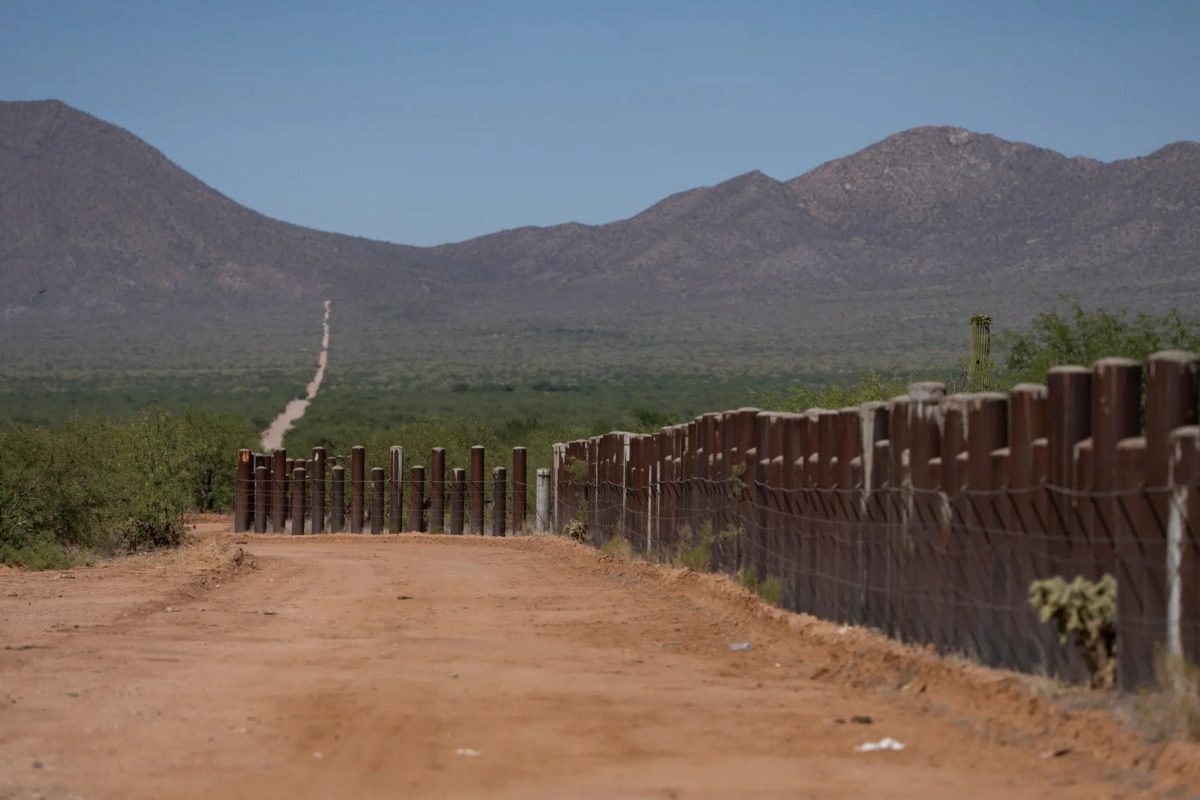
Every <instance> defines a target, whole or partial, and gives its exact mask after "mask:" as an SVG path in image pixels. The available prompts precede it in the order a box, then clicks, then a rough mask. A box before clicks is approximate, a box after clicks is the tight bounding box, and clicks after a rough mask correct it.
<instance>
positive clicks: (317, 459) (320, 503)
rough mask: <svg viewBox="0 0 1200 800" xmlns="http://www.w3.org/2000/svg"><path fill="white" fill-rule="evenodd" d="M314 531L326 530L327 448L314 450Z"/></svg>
mask: <svg viewBox="0 0 1200 800" xmlns="http://www.w3.org/2000/svg"><path fill="white" fill-rule="evenodd" d="M312 465H313V471H312V532H313V533H324V532H325V448H324V447H314V448H313V451H312Z"/></svg>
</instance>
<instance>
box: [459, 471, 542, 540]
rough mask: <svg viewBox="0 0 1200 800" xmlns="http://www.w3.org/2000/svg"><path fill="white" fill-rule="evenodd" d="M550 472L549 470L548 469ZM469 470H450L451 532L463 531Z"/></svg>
mask: <svg viewBox="0 0 1200 800" xmlns="http://www.w3.org/2000/svg"><path fill="white" fill-rule="evenodd" d="M547 474H549V470H547ZM466 494H467V471H466V470H465V469H463V468H462V467H455V468H454V469H452V470H450V533H452V534H454V535H455V536H461V535H462V532H463V505H464V504H465V503H466Z"/></svg>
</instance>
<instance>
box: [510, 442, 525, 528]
mask: <svg viewBox="0 0 1200 800" xmlns="http://www.w3.org/2000/svg"><path fill="white" fill-rule="evenodd" d="M527 461H528V451H527V450H526V449H525V448H524V447H514V448H513V474H512V531H513V533H514V534H522V533H524V532H525V500H526V498H525V492H526V491H527V489H526V483H527V481H528V478H529V472H528V469H527V467H526V462H527Z"/></svg>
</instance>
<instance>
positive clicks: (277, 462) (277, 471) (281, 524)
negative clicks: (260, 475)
mask: <svg viewBox="0 0 1200 800" xmlns="http://www.w3.org/2000/svg"><path fill="white" fill-rule="evenodd" d="M287 476H288V473H287V450H276V451H275V452H274V453H272V454H271V532H272V533H283V532H284V531H285V530H286V527H285V522H286V520H287Z"/></svg>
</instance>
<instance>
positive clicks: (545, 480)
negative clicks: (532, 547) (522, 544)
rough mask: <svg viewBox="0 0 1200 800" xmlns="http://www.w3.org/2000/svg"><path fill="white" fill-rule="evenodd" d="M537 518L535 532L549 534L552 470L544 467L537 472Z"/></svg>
mask: <svg viewBox="0 0 1200 800" xmlns="http://www.w3.org/2000/svg"><path fill="white" fill-rule="evenodd" d="M536 497H537V509H536V510H537V518H536V522H535V530H537V532H538V533H547V532H548V531H549V529H550V470H548V469H546V468H545V467H542V468H541V469H539V470H538V471H537V492H536Z"/></svg>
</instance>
